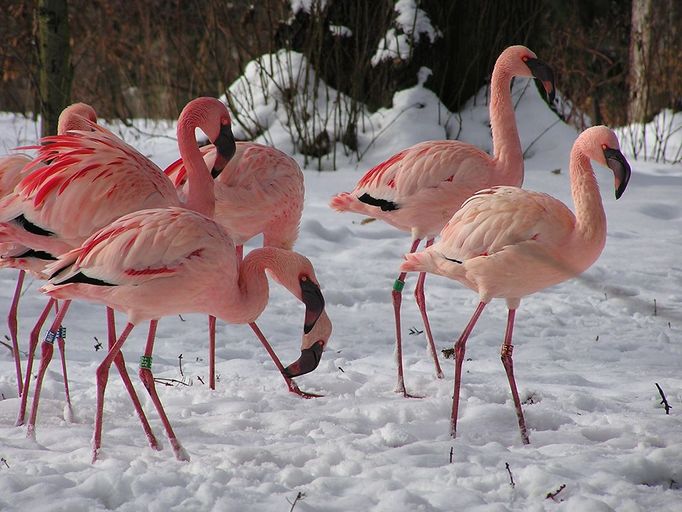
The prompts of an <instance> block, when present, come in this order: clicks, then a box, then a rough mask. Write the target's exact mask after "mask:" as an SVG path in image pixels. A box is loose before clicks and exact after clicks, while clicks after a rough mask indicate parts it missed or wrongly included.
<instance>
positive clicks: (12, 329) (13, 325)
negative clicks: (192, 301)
mask: <svg viewBox="0 0 682 512" xmlns="http://www.w3.org/2000/svg"><path fill="white" fill-rule="evenodd" d="M25 276H26V272H25V271H24V270H20V271H19V277H17V287H16V288H15V289H14V297H12V305H11V306H10V309H9V313H8V314H7V326H8V328H9V335H10V338H11V340H12V352H13V353H14V366H15V367H16V371H17V390H18V393H19V396H21V392H22V389H23V387H24V379H23V377H22V375H21V355H20V354H19V341H18V337H17V332H18V325H17V310H18V308H19V297H20V296H21V289H22V287H23V286H24V277H25Z"/></svg>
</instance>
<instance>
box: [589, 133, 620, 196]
mask: <svg viewBox="0 0 682 512" xmlns="http://www.w3.org/2000/svg"><path fill="white" fill-rule="evenodd" d="M579 138H580V139H583V140H584V141H585V144H584V148H585V153H586V155H587V156H589V157H590V158H591V159H592V160H594V161H595V162H597V163H599V164H601V165H603V166H605V167H608V168H609V169H611V171H613V177H614V181H615V190H616V199H620V196H622V195H623V192H625V189H626V188H627V186H628V182H629V181H630V174H631V171H630V164H629V163H628V161H627V160H626V159H625V157H624V156H623V153H621V151H620V144H619V143H618V137H616V134H615V133H614V132H613V130H611V129H610V128H608V127H606V126H592V127H590V128H588V129H587V130H585V131H584V132H582V133H581V134H580V137H579Z"/></svg>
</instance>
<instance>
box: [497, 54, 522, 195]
mask: <svg viewBox="0 0 682 512" xmlns="http://www.w3.org/2000/svg"><path fill="white" fill-rule="evenodd" d="M511 79H512V76H511V74H510V73H509V72H508V71H507V70H506V69H503V67H501V66H497V65H496V66H495V69H493V76H492V79H491V81H490V128H491V130H492V132H493V155H494V157H495V160H496V161H497V162H500V164H501V165H502V170H501V174H504V175H506V176H508V179H510V180H512V181H509V183H510V184H511V183H512V182H513V181H514V180H515V181H517V186H519V187H520V186H521V185H522V184H523V152H522V151H521V139H519V132H518V129H517V128H516V117H515V115H514V106H513V104H512V97H511V91H510V86H511Z"/></svg>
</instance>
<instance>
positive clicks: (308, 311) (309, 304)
mask: <svg viewBox="0 0 682 512" xmlns="http://www.w3.org/2000/svg"><path fill="white" fill-rule="evenodd" d="M301 293H302V297H303V304H305V320H304V321H303V332H304V333H305V334H308V333H309V332H310V331H311V330H312V328H313V327H315V323H316V322H317V319H318V318H320V315H321V314H322V311H324V297H323V296H322V291H321V290H320V287H319V286H317V285H316V284H315V283H313V282H312V281H311V280H310V279H301Z"/></svg>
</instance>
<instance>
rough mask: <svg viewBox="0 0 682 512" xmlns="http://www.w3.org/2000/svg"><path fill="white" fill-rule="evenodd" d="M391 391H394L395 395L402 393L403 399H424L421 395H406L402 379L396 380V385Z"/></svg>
mask: <svg viewBox="0 0 682 512" xmlns="http://www.w3.org/2000/svg"><path fill="white" fill-rule="evenodd" d="M393 391H395V392H396V393H402V395H403V397H404V398H424V397H423V396H421V395H413V394H411V393H408V392H407V389H405V382H403V380H402V379H398V384H397V385H396V387H395V389H394V390H393Z"/></svg>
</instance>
